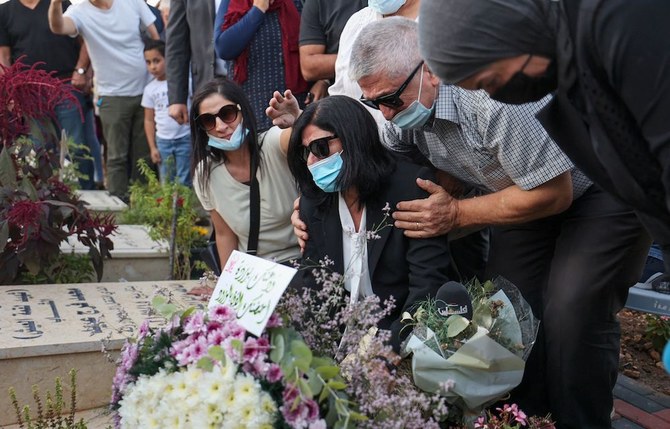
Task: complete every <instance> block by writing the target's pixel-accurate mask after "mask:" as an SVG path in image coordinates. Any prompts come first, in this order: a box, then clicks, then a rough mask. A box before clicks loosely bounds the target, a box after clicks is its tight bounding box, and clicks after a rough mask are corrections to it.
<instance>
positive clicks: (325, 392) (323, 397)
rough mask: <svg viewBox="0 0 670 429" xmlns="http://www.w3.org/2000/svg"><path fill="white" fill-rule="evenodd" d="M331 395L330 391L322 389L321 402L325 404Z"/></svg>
mask: <svg viewBox="0 0 670 429" xmlns="http://www.w3.org/2000/svg"><path fill="white" fill-rule="evenodd" d="M329 394H330V391H329V390H328V389H322V390H321V394H320V395H319V402H323V401H324V400H326V398H327V397H328V395H329Z"/></svg>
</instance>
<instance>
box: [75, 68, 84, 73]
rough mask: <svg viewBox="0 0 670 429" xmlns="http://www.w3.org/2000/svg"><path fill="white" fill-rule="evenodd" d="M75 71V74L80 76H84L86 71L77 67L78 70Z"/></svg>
mask: <svg viewBox="0 0 670 429" xmlns="http://www.w3.org/2000/svg"><path fill="white" fill-rule="evenodd" d="M75 71H76V72H77V74H81V75H84V74H86V69H85V68H83V67H79V68H78V69H76V70H75Z"/></svg>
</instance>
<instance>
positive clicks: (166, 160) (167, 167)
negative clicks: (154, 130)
mask: <svg viewBox="0 0 670 429" xmlns="http://www.w3.org/2000/svg"><path fill="white" fill-rule="evenodd" d="M156 147H157V148H158V152H160V154H161V164H160V169H159V172H160V178H161V183H165V182H167V181H170V182H171V181H173V180H174V179H175V176H176V177H177V178H178V179H179V183H181V184H182V185H186V186H191V170H190V169H191V136H190V135H188V134H187V135H185V136H184V137H180V138H177V139H161V138H158V137H156Z"/></svg>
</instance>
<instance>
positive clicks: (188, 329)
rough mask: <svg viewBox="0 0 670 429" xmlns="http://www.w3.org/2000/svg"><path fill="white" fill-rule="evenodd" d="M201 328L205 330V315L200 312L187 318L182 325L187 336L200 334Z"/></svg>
mask: <svg viewBox="0 0 670 429" xmlns="http://www.w3.org/2000/svg"><path fill="white" fill-rule="evenodd" d="M203 328H205V315H204V314H203V313H202V312H201V311H198V312H196V313H194V314H192V315H191V316H189V318H188V319H186V323H184V333H186V334H189V335H190V334H195V333H196V332H201V331H202V330H203Z"/></svg>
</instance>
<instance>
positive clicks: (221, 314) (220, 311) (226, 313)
mask: <svg viewBox="0 0 670 429" xmlns="http://www.w3.org/2000/svg"><path fill="white" fill-rule="evenodd" d="M234 317H235V312H234V311H233V310H232V309H231V308H230V307H227V306H225V305H217V306H214V307H212V308H210V309H209V319H210V320H215V321H218V322H226V321H229V320H232V319H233V318H234Z"/></svg>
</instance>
